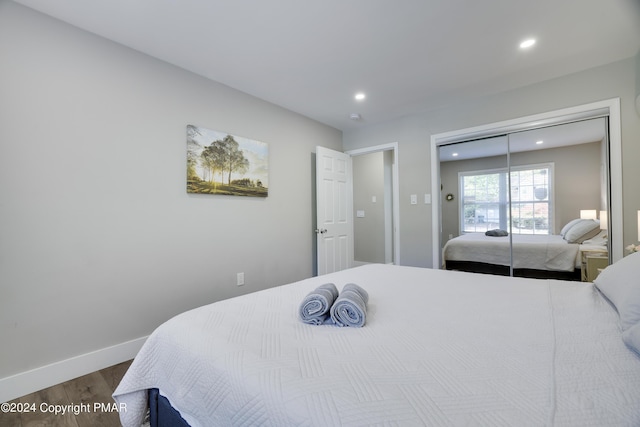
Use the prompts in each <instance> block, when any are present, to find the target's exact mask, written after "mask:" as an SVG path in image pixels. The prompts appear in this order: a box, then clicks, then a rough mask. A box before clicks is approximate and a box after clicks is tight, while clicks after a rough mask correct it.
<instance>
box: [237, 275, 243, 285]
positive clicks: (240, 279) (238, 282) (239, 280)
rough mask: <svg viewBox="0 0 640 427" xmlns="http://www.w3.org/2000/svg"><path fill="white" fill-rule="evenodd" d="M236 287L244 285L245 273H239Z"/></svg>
mask: <svg viewBox="0 0 640 427" xmlns="http://www.w3.org/2000/svg"><path fill="white" fill-rule="evenodd" d="M236 285H237V286H242V285H244V273H238V275H237V277H236Z"/></svg>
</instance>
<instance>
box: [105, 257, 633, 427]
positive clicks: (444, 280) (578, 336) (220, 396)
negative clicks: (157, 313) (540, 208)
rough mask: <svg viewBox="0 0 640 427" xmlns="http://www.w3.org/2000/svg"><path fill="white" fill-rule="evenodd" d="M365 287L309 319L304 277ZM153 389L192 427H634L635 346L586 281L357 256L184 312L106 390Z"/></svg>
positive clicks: (132, 415)
mask: <svg viewBox="0 0 640 427" xmlns="http://www.w3.org/2000/svg"><path fill="white" fill-rule="evenodd" d="M326 282H333V283H335V284H336V285H337V287H338V289H339V290H341V289H342V287H343V286H344V284H346V283H349V282H353V283H357V284H358V285H360V286H362V287H363V288H364V289H366V290H367V292H368V293H369V296H370V299H369V304H368V315H367V323H366V325H365V326H364V327H362V328H339V327H334V326H312V325H308V324H304V323H302V322H301V321H300V320H299V319H298V318H297V315H298V305H299V303H300V301H302V299H303V298H304V296H305V295H306V294H307V293H308V292H310V291H311V290H312V289H314V288H315V287H317V286H319V285H320V284H323V283H326ZM152 387H157V388H159V389H160V391H161V393H162V394H163V395H165V396H167V397H168V398H169V400H170V401H171V403H172V404H173V406H174V407H175V408H177V409H178V410H179V411H180V412H181V414H182V416H183V417H184V418H185V419H186V420H187V421H188V422H189V423H190V424H191V425H192V426H194V427H195V426H214V425H225V426H253V425H272V426H289V425H305V426H337V425H342V426H355V425H371V424H378V425H401V426H412V425H425V426H491V427H494V426H587V425H592V426H599V427H602V426H638V425H640V357H638V355H636V354H635V353H633V352H631V351H630V350H628V349H627V348H626V347H625V346H624V344H623V342H622V340H621V337H620V331H619V325H618V316H617V314H616V312H615V310H614V309H613V308H612V307H611V306H610V304H609V303H608V302H606V301H605V300H604V298H603V297H602V296H601V295H600V294H599V293H598V291H597V290H595V288H594V287H593V285H592V284H590V283H579V282H577V283H576V282H562V281H555V280H533V279H522V278H509V277H497V276H491V275H480V274H472V273H461V272H455V271H442V270H431V269H421V268H411V267H397V266H388V265H369V266H364V267H358V268H355V269H350V270H346V271H342V272H339V273H334V274H331V275H328V276H324V277H317V278H312V279H308V280H304V281H301V282H298V283H293V284H290V285H285V286H281V287H277V288H273V289H269V290H266V291H261V292H256V293H253V294H249V295H246V296H243V297H238V298H234V299H229V300H225V301H221V302H217V303H214V304H211V305H207V306H204V307H201V308H198V309H195V310H191V311H188V312H186V313H183V314H181V315H179V316H177V317H175V318H173V319H171V320H170V321H168V322H167V323H165V324H163V325H162V326H160V327H159V328H158V329H157V330H156V331H155V332H154V333H153V334H152V335H151V336H150V337H149V338H148V340H147V342H146V343H145V345H144V346H143V348H142V350H141V351H140V353H139V354H138V356H137V357H136V358H135V360H134V362H133V364H132V365H131V368H130V369H129V371H128V372H127V374H126V375H125V377H124V378H123V380H122V382H121V383H120V385H119V386H118V388H117V390H116V392H115V394H114V398H115V399H116V401H118V402H122V403H126V404H127V411H126V412H121V413H120V416H121V420H122V422H123V425H124V426H125V427H127V426H138V425H139V424H140V422H141V420H142V417H143V415H144V413H145V410H146V392H145V390H146V389H148V388H152Z"/></svg>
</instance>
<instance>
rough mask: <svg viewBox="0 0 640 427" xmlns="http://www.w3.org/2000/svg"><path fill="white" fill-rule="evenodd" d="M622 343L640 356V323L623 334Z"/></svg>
mask: <svg viewBox="0 0 640 427" xmlns="http://www.w3.org/2000/svg"><path fill="white" fill-rule="evenodd" d="M622 341H624V343H625V344H626V345H627V347H629V348H630V349H631V350H633V351H635V352H636V353H638V354H640V323H636V324H635V325H633V326H632V327H630V328H629V329H627V330H626V331H624V332H623V333H622Z"/></svg>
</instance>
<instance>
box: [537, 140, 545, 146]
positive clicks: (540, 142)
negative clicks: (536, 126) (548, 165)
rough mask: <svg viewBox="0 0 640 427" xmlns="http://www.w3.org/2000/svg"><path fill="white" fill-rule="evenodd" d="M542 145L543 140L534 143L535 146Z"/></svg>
mask: <svg viewBox="0 0 640 427" xmlns="http://www.w3.org/2000/svg"><path fill="white" fill-rule="evenodd" d="M543 143H544V141H543V140H540V141H536V144H538V145H541V144H543Z"/></svg>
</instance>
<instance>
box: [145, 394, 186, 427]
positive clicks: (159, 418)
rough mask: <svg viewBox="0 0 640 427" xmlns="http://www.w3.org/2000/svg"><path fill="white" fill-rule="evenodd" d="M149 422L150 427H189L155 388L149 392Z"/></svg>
mask: <svg viewBox="0 0 640 427" xmlns="http://www.w3.org/2000/svg"><path fill="white" fill-rule="evenodd" d="M149 421H150V426H151V427H190V426H189V424H188V423H187V422H186V421H185V420H184V418H182V417H181V416H180V413H179V412H178V411H177V410H176V409H175V408H174V407H173V406H171V403H170V402H169V399H167V398H166V397H164V396H162V395H161V394H160V392H159V391H158V389H157V388H152V389H151V390H149Z"/></svg>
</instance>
